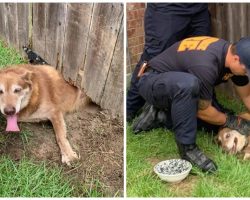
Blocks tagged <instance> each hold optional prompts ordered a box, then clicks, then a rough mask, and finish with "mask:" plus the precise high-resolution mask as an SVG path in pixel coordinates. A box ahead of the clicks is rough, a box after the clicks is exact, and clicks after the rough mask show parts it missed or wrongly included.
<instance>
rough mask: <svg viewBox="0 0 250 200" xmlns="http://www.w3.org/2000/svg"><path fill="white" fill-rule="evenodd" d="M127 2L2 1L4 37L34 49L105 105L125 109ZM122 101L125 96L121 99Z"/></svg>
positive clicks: (0, 13)
mask: <svg viewBox="0 0 250 200" xmlns="http://www.w3.org/2000/svg"><path fill="white" fill-rule="evenodd" d="M122 29H123V5H122V4H121V3H26V4H16V3H4V4H0V36H1V37H2V38H3V39H4V40H5V41H6V42H8V44H10V45H11V46H13V47H15V48H17V49H19V51H20V52H21V53H23V50H22V46H23V45H30V46H31V47H32V49H33V50H34V51H35V52H37V53H38V54H39V55H40V56H41V57H43V58H44V59H45V60H46V61H47V62H48V63H50V64H51V65H52V66H54V67H56V68H57V70H59V71H61V72H62V74H63V76H64V78H65V79H66V80H67V81H69V82H71V83H72V84H74V85H76V86H77V87H80V88H82V89H84V90H85V92H86V93H87V95H88V96H89V97H90V98H91V99H92V100H93V101H94V102H96V103H97V104H99V105H101V107H103V108H106V109H110V110H111V111H112V112H113V113H114V114H117V115H120V116H122V114H123V112H122V109H123V104H122V103H121V102H122V101H123V34H124V32H123V30H122ZM117 100H119V101H117Z"/></svg>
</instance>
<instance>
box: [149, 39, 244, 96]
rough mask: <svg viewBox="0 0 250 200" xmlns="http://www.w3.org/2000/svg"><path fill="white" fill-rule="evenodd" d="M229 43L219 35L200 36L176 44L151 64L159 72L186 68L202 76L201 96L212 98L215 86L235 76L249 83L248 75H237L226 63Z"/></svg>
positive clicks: (239, 81) (153, 59)
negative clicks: (216, 36) (218, 36)
mask: <svg viewBox="0 0 250 200" xmlns="http://www.w3.org/2000/svg"><path fill="white" fill-rule="evenodd" d="M229 45H230V43H229V42H227V41H225V40H223V39H219V38H215V37H208V36H199V37H191V38H187V39H184V40H182V41H180V42H177V43H175V44H173V45H172V46H171V47H169V48H168V49H166V50H165V51H163V52H162V53H161V54H159V55H158V56H156V57H154V58H152V59H151V60H150V61H149V62H148V64H149V66H150V67H151V68H153V69H154V70H156V71H158V72H168V71H179V72H187V73H191V74H193V75H195V76H196V77H197V78H199V80H200V83H201V85H200V86H201V89H200V98H201V99H206V100H211V99H212V96H213V89H214V86H216V85H218V84H220V83H222V82H225V81H227V80H228V79H229V78H232V81H233V82H234V83H235V84H236V85H238V86H244V85H246V84H247V83H248V77H247V76H235V75H233V74H232V73H231V71H230V69H229V68H226V67H225V58H226V54H227V50H228V48H229Z"/></svg>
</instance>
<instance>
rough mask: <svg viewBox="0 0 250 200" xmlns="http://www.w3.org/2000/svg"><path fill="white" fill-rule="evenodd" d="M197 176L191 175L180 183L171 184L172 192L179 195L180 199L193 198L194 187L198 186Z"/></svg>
mask: <svg viewBox="0 0 250 200" xmlns="http://www.w3.org/2000/svg"><path fill="white" fill-rule="evenodd" d="M197 181H198V178H197V176H193V175H189V176H188V177H187V178H185V179H184V180H183V181H181V182H179V183H172V184H169V185H168V187H169V188H170V191H172V192H174V193H176V194H178V197H191V195H192V190H193V187H194V186H195V185H196V184H197Z"/></svg>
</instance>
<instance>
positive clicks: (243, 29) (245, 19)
mask: <svg viewBox="0 0 250 200" xmlns="http://www.w3.org/2000/svg"><path fill="white" fill-rule="evenodd" d="M209 9H210V12H211V21H212V35H213V36H217V37H220V38H223V39H225V40H228V41H230V42H232V43H233V42H236V41H238V40H239V39H240V38H241V37H244V36H250V4H249V3H212V4H209ZM232 85H233V84H232V82H228V83H226V84H221V85H220V86H219V87H218V88H219V89H220V90H222V91H223V92H225V93H229V95H230V96H234V97H236V92H235V91H234V90H232ZM232 91H233V92H232Z"/></svg>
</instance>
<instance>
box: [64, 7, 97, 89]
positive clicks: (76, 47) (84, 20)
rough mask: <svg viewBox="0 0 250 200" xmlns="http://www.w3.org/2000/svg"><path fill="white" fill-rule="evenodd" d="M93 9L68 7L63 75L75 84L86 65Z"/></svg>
mask: <svg viewBox="0 0 250 200" xmlns="http://www.w3.org/2000/svg"><path fill="white" fill-rule="evenodd" d="M92 9H93V4H70V5H68V12H67V17H66V27H67V29H66V32H65V42H64V47H63V49H64V56H63V59H62V62H63V64H62V65H63V70H62V73H63V75H64V77H65V78H66V79H67V80H68V81H70V82H73V83H74V84H76V81H77V75H78V71H79V69H80V67H81V66H83V65H84V57H85V54H86V44H87V40H88V35H89V26H90V22H91V15H92ZM88 56H91V55H88ZM65 66H70V67H65ZM98 70H99V69H98ZM79 84H81V83H79ZM84 88H85V87H84Z"/></svg>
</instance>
